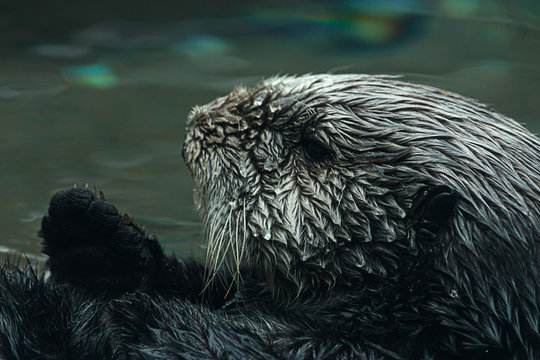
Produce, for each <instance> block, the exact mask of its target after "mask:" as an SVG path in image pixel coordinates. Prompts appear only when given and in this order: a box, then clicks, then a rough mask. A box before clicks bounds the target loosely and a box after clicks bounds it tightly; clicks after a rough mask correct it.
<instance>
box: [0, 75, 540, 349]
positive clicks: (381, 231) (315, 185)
mask: <svg viewBox="0 0 540 360" xmlns="http://www.w3.org/2000/svg"><path fill="white" fill-rule="evenodd" d="M314 146H315V149H319V150H318V152H317V151H315V152H314V153H313V151H312V150H313V149H314ZM539 149H540V140H539V139H538V138H537V137H535V136H533V135H531V134H530V133H529V132H528V131H527V130H525V129H524V128H523V127H522V126H520V125H519V124H517V123H516V122H514V121H513V120H511V119H508V118H506V117H504V116H502V115H500V114H498V113H496V112H494V111H492V110H491V109H489V108H487V107H485V106H484V105H481V104H478V103H476V102H474V101H472V100H470V99H467V98H463V97H461V96H458V95H455V94H452V93H448V92H444V91H441V90H438V89H434V88H430V87H426V86H419V85H413V84H408V83H404V82H400V81H397V80H396V79H394V78H391V77H386V76H362V75H310V76H303V77H280V78H273V79H269V80H266V81H263V82H261V83H260V84H259V85H257V86H256V87H254V88H252V89H244V88H239V89H237V90H235V91H233V92H232V93H231V94H229V95H228V96H225V97H223V98H219V99H217V100H215V101H214V102H212V103H210V104H208V105H205V106H203V107H198V108H195V109H194V111H193V112H192V114H191V115H190V119H189V129H188V134H187V137H186V142H185V147H184V157H185V159H186V163H187V165H188V167H189V169H190V171H191V173H192V175H193V178H194V182H195V198H196V203H197V204H198V206H199V208H200V211H201V214H202V217H203V221H204V229H205V230H204V236H205V238H206V239H205V240H206V241H207V244H208V253H207V254H208V255H207V261H206V262H207V270H204V269H203V268H202V266H197V264H196V263H188V264H189V265H188V266H185V264H186V263H184V262H176V261H175V260H173V259H168V258H166V257H164V256H163V253H162V252H161V250H160V249H159V248H158V247H157V248H156V247H155V246H154V245H152V244H154V242H155V239H153V238H149V237H148V236H147V235H141V233H139V232H137V234H138V235H137V239H147V240H144V241H146V242H144V241H143V245H142V248H143V249H144V248H145V247H148V246H147V245H145V244H150V245H151V246H150V247H149V248H151V249H153V250H150V252H148V251H147V252H145V254H146V255H145V257H146V258H145V261H143V262H142V263H141V262H138V261H134V262H130V261H127V260H126V261H127V262H128V263H129V264H130V266H133V268H134V269H137V271H136V272H135V273H136V274H139V273H140V274H142V275H140V276H139V275H137V276H131V275H130V274H131V272H130V273H127V274H123V276H124V275H125V276H126V277H122V276H121V277H120V279H124V278H129V279H131V280H132V281H131V280H130V282H129V284H128V285H129V286H126V289H125V290H124V291H122V292H121V293H120V294H114V295H111V293H112V291H110V292H109V291H107V290H106V289H105V290H104V288H103V287H100V289H98V290H99V291H97V295H96V289H94V288H93V285H89V286H86V289H85V290H84V291H83V295H80V292H81V291H82V290H79V289H76V288H75V287H74V286H72V285H69V284H66V283H64V284H58V282H54V279H60V278H62V275H65V274H61V273H58V272H56V273H55V272H54V271H53V282H52V283H51V282H45V281H44V280H42V279H40V278H39V277H38V278H36V277H32V276H33V275H29V274H27V273H17V272H14V271H13V270H4V272H3V273H2V275H1V278H2V282H0V290H1V289H4V288H6V289H9V288H10V287H13V286H14V287H13V289H15V290H14V291H12V292H9V291H7V292H0V293H2V294H4V293H5V294H6V295H1V296H3V297H1V299H2V305H4V304H9V306H8V308H10V307H11V308H13V309H15V310H14V311H16V315H13V314H14V313H13V312H10V313H5V312H4V313H2V317H3V318H4V317H5V318H6V319H8V320H9V321H6V320H3V319H2V322H0V324H8V325H6V326H4V327H3V328H2V329H0V330H1V331H0V336H4V339H8V340H3V341H4V342H3V343H1V344H2V345H3V346H4V348H0V354H5V353H7V350H6V347H5V346H6V345H4V344H6V341H7V342H8V343H9V342H11V341H14V342H15V344H16V346H21V347H24V344H25V343H24V342H19V340H18V338H17V337H16V336H11V335H10V334H12V333H16V331H15V330H16V329H18V327H17V326H19V325H17V324H19V323H20V322H21V321H22V322H23V323H24V321H25V320H27V317H28V318H30V314H29V311H28V310H26V308H25V307H24V306H23V305H22V304H20V303H18V302H11V300H10V299H11V298H12V297H15V298H17V296H18V297H19V298H20V294H25V295H26V294H28V296H30V297H31V298H36V299H39V298H40V297H42V296H43V297H44V301H43V303H41V302H40V301H39V300H37V303H38V304H44V305H43V306H44V307H45V308H47V306H48V305H47V301H48V300H47V299H50V298H55V297H56V298H57V299H61V298H64V297H65V298H66V299H68V300H67V301H64V302H62V304H64V305H63V306H62V308H61V310H59V311H65V312H66V313H67V314H71V317H69V318H70V319H77V316H78V310H77V309H79V307H80V306H81V304H88V306H86V308H87V309H90V311H88V312H86V313H85V314H87V316H89V317H88V318H87V319H88V320H87V321H86V322H84V324H91V326H90V325H88V326H89V328H88V329H89V330H88V331H87V332H85V331H78V329H74V328H73V327H74V325H73V324H80V322H79V323H77V322H76V323H73V322H72V323H69V324H70V325H66V327H62V326H64V325H61V324H64V323H63V322H61V320H58V321H60V325H58V326H60V328H61V329H66V330H65V334H66V335H67V334H71V332H73V333H74V334H85V333H86V334H88V335H87V338H85V340H86V341H87V342H88V343H90V344H98V345H95V346H100V347H101V348H102V349H105V350H106V351H110V352H105V353H104V354H105V356H106V357H107V356H112V357H115V356H117V357H120V355H119V354H127V353H125V351H127V350H125V349H131V350H129V351H132V352H131V353H129V356H131V357H134V358H136V357H140V358H144V357H146V358H153V356H154V355H155V356H156V357H158V355H159V356H162V355H161V354H167V355H163V356H162V357H163V358H171V357H173V354H174V355H175V356H178V358H206V357H210V358H212V357H214V358H224V357H225V358H242V357H244V358H301V359H304V358H315V359H334V358H349V359H362V358H364V359H386V358H390V359H448V358H450V359H540V345H539V344H540V335H539V334H540V329H539V327H540V319H539V317H540V312H539V309H538V303H539V295H538V291H539V285H540V284H539V280H538V274H537V273H538V261H539V256H540V254H539V253H538V250H537V244H538V242H539V241H540V207H539V198H540V189H539V187H540V182H539V179H540V170H539V166H538V164H540V150H539ZM320 154H322V155H323V156H319V155H320ZM81 194H82V193H81ZM83 195H84V194H83ZM84 196H85V195H84ZM123 226H124V225H123ZM126 226H127V225H126ZM129 226H131V225H129ZM45 240H47V237H46V236H45ZM156 244H157V243H156ZM139 248H141V246H139ZM139 248H137V249H138V250H137V251H135V252H133V251H131V252H130V256H133V254H135V258H134V259H135V260H136V257H137V256H138V255H137V254H139V255H140V254H142V253H143V251H142V250H140V249H139ZM122 249H123V248H122ZM82 254H84V252H83V253H82ZM103 254H108V253H106V252H104V253H103ZM103 254H101V255H103ZM148 254H151V256H150V258H151V261H147V260H148V259H147V258H148V256H149V255H148ZM94 255H95V254H94ZM101 255H100V256H101ZM107 256H108V255H107ZM141 256H142V255H141ZM54 258H55V255H54V254H53V255H51V261H53V262H54ZM99 258H100V259H102V258H101V257H99ZM105 259H106V258H105ZM140 264H143V266H142V268H140ZM145 264H151V265H150V267H147V266H146V265H145ZM175 264H184V265H181V266H180V265H178V266H177V265H175ZM57 269H61V267H60V268H57ZM117 272H118V269H115V272H114V273H115V274H117ZM14 273H15V274H19V275H13V274H14ZM74 273H82V271H79V272H74ZM203 278H204V279H205V281H206V285H207V286H212V287H214V288H215V287H218V285H219V284H223V286H222V289H221V290H220V291H217V292H215V293H214V294H216V293H217V295H211V293H212V292H209V293H207V294H206V295H205V296H208V297H210V299H207V300H206V302H205V303H206V304H210V307H208V306H205V305H197V303H199V302H201V301H203V300H201V298H200V292H201V290H202V289H204V286H205V285H203V284H202V281H203ZM66 279H67V281H68V283H70V284H73V283H76V281H72V279H70V278H69V276H68V277H64V282H65V280H66ZM190 279H195V280H190ZM115 281H116V280H115ZM23 283H27V284H30V285H29V286H27V287H22V288H21V287H20V286H19V285H20V284H23ZM103 283H104V282H103V279H100V282H99V284H103ZM216 283H217V284H218V285H216ZM90 284H91V283H90ZM105 284H107V281H106V278H105ZM77 285H78V286H79V287H83V288H84V287H85V285H84V283H82V284H81V283H78V284H77ZM57 288H61V289H63V290H62V291H60V292H58V291H57V290H55V289H57ZM40 289H45V290H40ZM179 289H181V291H179ZM55 291H56V292H55ZM17 294H19V295H17ZM55 294H57V295H55ZM58 294H59V295H58ZM225 294H227V295H226V296H228V299H229V300H228V301H226V302H225V303H223V296H225ZM104 298H105V299H106V300H104ZM70 299H75V300H70ZM186 299H187V300H186ZM220 299H221V300H220ZM45 300H46V301H45ZM103 304H106V306H105V305H103ZM40 306H41V305H40ZM101 306H104V308H106V309H107V311H105V312H104V311H103V310H102V308H101ZM83 308H85V307H84V306H83ZM40 314H41V313H40ZM96 314H100V315H99V316H97V315H96ZM142 314H145V316H148V315H150V317H149V318H145V317H144V316H142ZM92 316H93V317H92ZM55 319H62V316H59V317H55ZM95 319H98V320H95ZM92 326H93V327H92ZM138 327H142V328H143V329H145V330H141V331H139V330H137V329H138ZM95 329H100V330H99V331H97V330H95ZM28 331H29V332H30V333H31V334H39V333H32V330H31V329H29V328H28ZM62 331H64V330H62ZM96 334H99V338H95V336H98V335H96ZM77 336H79V335H77ZM77 336H75V337H74V338H77ZM200 339H203V340H204V339H207V340H208V341H206V342H205V341H199V340H200ZM98 340H99V341H98ZM195 340H197V341H195ZM244 341H247V342H248V343H249V346H248V347H247V348H246V347H243V346H242V345H241V344H242V343H243V342H244ZM37 344H38V345H36V346H37V347H39V346H41V345H43V344H41V345H39V344H40V343H39V342H38V343H37ZM92 346H93V345H92ZM61 349H72V347H71V345H69V346H66V347H63V348H61ZM109 349H110V350H109ZM141 349H142V350H141ZM216 349H220V350H219V351H225V352H221V353H220V352H219V351H218V350H216ZM105 350H103V351H105ZM82 353H83V352H82ZM9 354H10V356H7V355H6V356H5V357H7V358H24V357H20V356H19V357H17V356H15V355H11V353H9ZM242 354H243V355H242ZM126 356H127V355H126ZM167 356H169V357H167ZM158 358H159V357H158Z"/></svg>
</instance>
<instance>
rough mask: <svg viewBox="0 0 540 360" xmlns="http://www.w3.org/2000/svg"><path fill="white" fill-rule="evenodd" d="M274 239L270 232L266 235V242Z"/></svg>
mask: <svg viewBox="0 0 540 360" xmlns="http://www.w3.org/2000/svg"><path fill="white" fill-rule="evenodd" d="M271 238H272V234H270V232H267V233H265V234H264V240H270V239H271Z"/></svg>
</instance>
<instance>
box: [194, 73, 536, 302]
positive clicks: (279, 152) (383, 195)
mask: <svg viewBox="0 0 540 360" xmlns="http://www.w3.org/2000/svg"><path fill="white" fill-rule="evenodd" d="M488 115H489V116H488ZM478 119H480V120H478ZM491 122H495V123H497V122H498V124H499V125H497V124H495V125H493V124H492V123H491ZM508 126H510V127H511V129H510V130H509V131H508V132H510V133H511V132H513V131H515V129H513V127H515V126H514V123H513V122H511V121H510V120H507V119H504V118H502V117H500V118H496V119H494V115H493V114H492V113H491V112H489V111H488V110H487V109H486V108H484V107H482V106H479V105H478V104H476V103H474V102H472V101H470V100H467V99H465V98H461V97H459V96H457V95H453V94H449V93H445V92H442V91H439V90H437V89H433V88H429V87H423V86H416V85H411V84H407V83H402V82H398V81H395V80H394V79H392V78H391V77H385V76H362V75H318V76H303V77H281V78H272V79H269V80H265V81H263V82H261V83H260V84H259V85H257V86H256V87H254V88H252V89H244V88H239V89H236V90H234V91H233V92H231V93H230V94H229V95H227V96H225V97H222V98H219V99H217V100H215V101H213V102H211V103H209V104H207V105H205V106H202V107H196V108H195V109H194V110H193V111H192V113H191V115H190V117H189V129H188V133H187V136H186V141H185V146H184V157H185V160H186V162H187V165H188V167H189V169H190V171H191V173H192V176H193V179H194V183H195V201H196V204H197V205H198V206H199V208H200V211H201V212H202V215H203V219H204V237H205V238H206V240H207V243H208V248H207V262H208V265H209V266H210V268H211V269H214V270H216V269H217V268H220V267H222V266H226V267H228V268H229V269H231V271H233V272H234V273H235V274H241V269H248V270H250V271H255V272H257V273H259V274H262V275H263V276H265V277H266V279H267V280H268V285H269V286H270V287H272V288H274V290H275V291H282V292H291V291H292V292H295V293H300V292H302V291H308V290H309V289H317V291H318V292H319V293H320V290H321V289H322V288H325V289H332V288H334V287H336V286H341V285H347V284H351V283H355V282H357V281H358V280H361V279H363V278H365V277H371V278H373V277H374V278H377V279H388V278H394V279H395V277H396V276H397V275H396V274H400V273H403V268H404V267H405V266H407V267H410V261H409V260H407V259H414V257H415V256H417V254H418V249H419V247H420V244H418V243H417V238H416V234H415V228H414V226H411V224H410V219H411V216H409V214H408V211H409V210H410V209H414V208H415V206H414V205H415V204H414V203H415V197H416V196H417V194H418V192H419V191H420V190H422V189H426V188H431V187H436V186H440V185H443V186H446V187H447V188H449V189H452V191H454V190H455V191H456V193H457V194H459V196H460V198H461V199H462V200H460V202H459V204H458V206H457V209H456V211H457V215H463V216H461V217H459V216H457V215H456V218H457V220H455V223H452V224H449V226H448V231H446V230H445V231H440V234H437V236H439V237H441V238H442V237H445V236H447V237H448V236H453V237H459V236H461V235H463V236H462V237H464V238H463V239H461V240H456V241H457V242H458V243H462V244H465V245H467V241H469V242H471V241H475V240H474V239H472V240H471V238H470V237H474V231H476V230H474V229H469V228H467V226H469V225H467V224H466V223H467V221H468V220H467V219H469V218H471V217H467V216H465V215H466V214H473V215H472V220H471V222H472V223H473V225H474V224H476V223H478V221H476V220H474V219H476V218H475V216H480V215H478V214H480V213H482V214H483V215H484V218H483V219H482V222H483V223H489V216H490V214H491V213H492V212H493V209H494V207H497V206H499V205H498V204H504V202H505V201H512V202H514V203H515V202H516V201H521V202H522V205H523V206H524V207H526V206H528V205H529V204H528V203H527V202H526V201H525V200H523V197H522V196H520V197H519V199H518V200H516V199H515V194H514V193H512V194H508V195H506V194H498V195H497V201H496V203H497V204H494V202H491V203H488V201H487V200H485V197H486V196H487V195H486V194H484V193H483V189H491V188H493V187H496V186H498V183H497V180H494V181H491V180H489V179H488V180H486V181H485V183H484V179H485V178H489V177H490V176H491V175H492V174H490V172H492V171H493V166H487V167H486V166H485V165H484V163H485V162H486V159H488V160H489V161H491V160H492V159H489V158H490V157H491V156H493V155H492V154H493V153H494V152H495V153H497V152H500V151H499V149H500V148H501V146H500V145H498V143H497V141H495V140H493V139H494V138H493V136H494V135H493V134H492V132H491V130H492V129H495V130H496V131H499V130H500V129H498V130H497V129H496V128H497V127H499V128H505V127H508ZM516 126H518V125H517V124H516ZM518 127H519V126H518ZM485 139H491V140H493V142H492V143H487V142H486V141H485ZM485 144H487V145H485ZM488 147H492V149H488V150H490V151H491V152H490V151H487V150H486V149H487V148H488ZM484 148H486V149H484ZM476 149H479V150H481V151H484V150H486V151H487V152H486V154H487V155H483V154H479V153H478V152H477V151H476ZM492 150H493V151H494V152H493V151H492ZM489 161H488V162H489ZM501 161H502V163H505V161H506V160H505V159H501ZM475 164H476V166H477V167H476V168H477V169H481V170H480V171H476V170H474V171H471V170H470V169H471V168H470V166H472V165H475ZM499 182H500V181H499ZM471 185H472V186H471ZM509 199H510V200H509ZM501 206H502V205H501ZM430 211H437V208H436V206H432V207H431V210H430ZM441 211H443V212H444V213H445V214H447V215H448V216H452V212H450V211H447V210H444V209H441ZM464 214H465V215H464ZM504 216H507V217H508V221H511V218H512V216H513V214H509V213H507V214H503V217H504ZM413 217H414V216H413ZM445 220H446V219H443V222H444V221H445ZM451 221H453V220H450V222H451ZM464 224H465V225H464ZM473 225H471V226H473ZM460 226H461V227H463V226H465V229H467V230H463V231H462V233H463V234H461V233H460V230H459V228H460ZM475 226H476V225H475ZM497 226H499V225H497ZM501 226H502V225H501ZM497 229H499V228H497ZM497 229H495V231H498V230H497ZM473 230H474V231H473ZM499 230H500V229H499ZM437 231H439V230H437ZM480 231H481V229H480V228H479V229H478V232H480ZM443 233H444V234H443ZM471 233H473V234H471ZM460 234H461V235H460ZM469 246H471V247H474V245H469ZM443 258H444V259H447V260H448V257H447V256H446V257H444V256H443ZM449 261H450V260H449ZM413 262H414V260H413Z"/></svg>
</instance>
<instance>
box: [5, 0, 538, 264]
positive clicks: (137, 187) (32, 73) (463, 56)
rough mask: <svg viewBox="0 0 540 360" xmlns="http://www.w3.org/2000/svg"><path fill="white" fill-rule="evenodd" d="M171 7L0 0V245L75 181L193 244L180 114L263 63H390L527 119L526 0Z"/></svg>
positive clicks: (186, 249) (180, 249)
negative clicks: (53, 196) (99, 190)
mask: <svg viewBox="0 0 540 360" xmlns="http://www.w3.org/2000/svg"><path fill="white" fill-rule="evenodd" d="M110 3H113V4H112V5H111V4H110ZM180 3H181V2H174V1H163V2H146V1H129V2H128V1H116V2H105V1H96V2H69V1H55V2H38V1H36V2H24V3H23V2H15V1H11V2H10V1H7V2H2V3H0V130H1V132H0V155H1V161H0V199H1V201H2V206H1V207H0V253H14V252H15V253H19V252H21V251H22V252H26V253H28V254H30V256H39V255H38V254H39V248H40V247H39V239H38V238H37V236H36V232H37V230H38V229H39V224H40V219H41V216H42V215H43V214H44V212H45V211H46V209H47V203H48V200H49V198H50V196H51V195H52V194H53V193H54V192H55V191H57V190H59V189H63V188H68V187H70V186H72V185H73V184H75V183H76V184H85V183H88V184H89V185H90V186H92V187H94V186H95V187H96V188H98V189H102V190H103V191H104V192H105V194H106V196H107V198H108V199H109V200H111V201H112V202H114V203H115V204H116V205H117V206H118V207H119V208H120V209H121V211H126V212H128V213H129V214H130V215H132V216H134V217H135V219H136V221H137V222H138V223H140V224H144V225H145V226H146V227H147V229H149V230H150V231H152V232H155V233H156V234H157V235H158V236H159V237H160V239H161V240H162V242H163V243H164V244H165V246H166V247H167V248H169V249H171V250H175V251H176V252H177V253H180V254H182V255H186V254H196V253H197V251H198V245H197V239H198V237H199V233H200V221H199V219H198V217H197V215H196V214H195V213H194V209H193V205H192V200H191V186H192V185H191V180H190V178H189V174H188V172H187V170H186V168H185V166H184V165H183V162H182V159H181V154H180V151H181V144H182V141H183V137H184V122H185V119H186V115H187V114H188V112H189V110H190V108H191V107H192V106H193V105H195V104H198V103H205V102H208V101H210V100H212V99H213V98H214V97H216V96H220V95H223V94H225V93H226V92H228V91H229V90H231V89H232V88H233V87H234V86H236V85H239V84H244V85H251V84H254V83H255V82H256V81H258V80H259V79H261V78H262V77H265V76H270V75H272V74H296V73H308V72H312V73H318V72H334V73H343V72H359V73H390V74H403V75H404V76H405V79H407V80H411V81H415V82H420V83H425V84H430V85H435V86H438V87H441V88H445V89H448V90H452V91H456V92H459V93H462V94H464V95H467V96H470V97H473V98H477V99H479V100H480V101H482V102H484V103H488V104H490V105H492V106H493V107H494V108H496V109H497V110H499V111H501V112H503V113H505V114H507V115H510V116H512V117H514V118H515V119H517V120H518V121H520V122H523V123H525V124H526V126H527V127H529V128H530V129H532V130H533V131H536V132H538V130H540V119H539V118H538V115H537V114H538V113H539V112H540V101H539V94H540V81H539V80H540V67H539V65H540V15H539V14H540V4H539V3H538V2H537V1H532V0H531V1H512V2H511V1H499V2H497V1H491V2H490V1H479V0H478V1H475V0H467V1H465V0H455V1H448V0H446V1H442V0H441V1H420V0H416V1H415V0H408V1H390V0H379V1H375V0H373V1H366V0H364V1H340V2H326V3H324V2H319V3H316V2H307V1H303V2H302V1H289V2H259V3H258V4H259V5H258V6H256V7H255V6H253V5H250V4H253V2H243V3H242V2H235V3H232V2H218V1H210V2H200V4H199V5H198V7H190V8H186V7H183V6H182V5H181V4H180ZM29 4H30V5H29Z"/></svg>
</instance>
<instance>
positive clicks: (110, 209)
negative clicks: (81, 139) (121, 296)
mask: <svg viewBox="0 0 540 360" xmlns="http://www.w3.org/2000/svg"><path fill="white" fill-rule="evenodd" d="M40 236H41V237H42V238H43V252H44V253H45V254H47V255H49V260H48V265H49V268H50V270H51V273H52V275H53V277H54V278H55V279H57V280H60V281H67V282H71V283H74V284H76V285H79V286H82V287H86V288H90V289H101V288H115V289H118V290H124V289H129V288H134V287H136V286H138V284H139V283H140V281H141V279H142V278H143V276H144V274H145V273H148V272H150V271H151V269H150V268H151V267H152V258H153V257H152V254H151V252H150V250H149V246H152V244H149V243H150V242H154V243H157V242H156V241H155V239H153V238H151V237H149V236H147V235H146V234H145V233H144V231H143V230H142V229H140V228H138V227H137V226H136V225H135V224H134V223H133V222H132V221H131V220H130V219H129V218H128V217H127V216H124V217H122V216H121V215H120V214H119V213H118V211H117V210H116V208H115V207H114V206H113V205H111V204H110V203H108V202H107V201H105V200H104V198H103V195H102V194H100V196H99V198H97V197H96V196H95V194H94V193H93V192H91V191H89V190H87V189H80V188H79V189H77V188H75V189H70V190H64V191H59V192H58V193H56V194H55V195H54V196H53V198H52V199H51V202H50V205H49V211H48V214H47V215H45V216H44V217H43V220H42V223H41V230H40Z"/></svg>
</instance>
